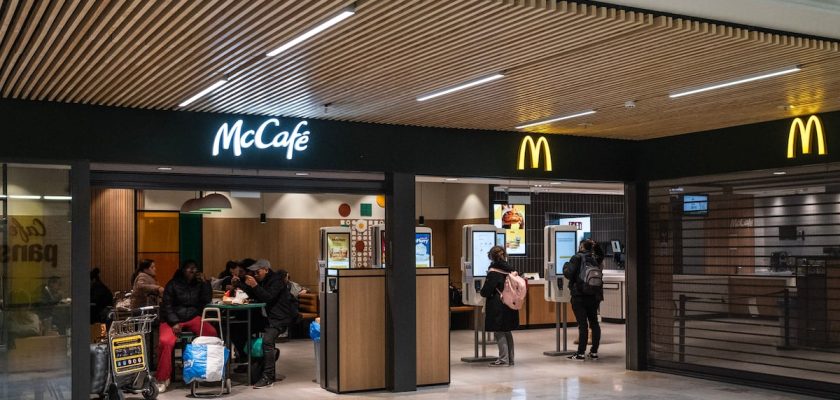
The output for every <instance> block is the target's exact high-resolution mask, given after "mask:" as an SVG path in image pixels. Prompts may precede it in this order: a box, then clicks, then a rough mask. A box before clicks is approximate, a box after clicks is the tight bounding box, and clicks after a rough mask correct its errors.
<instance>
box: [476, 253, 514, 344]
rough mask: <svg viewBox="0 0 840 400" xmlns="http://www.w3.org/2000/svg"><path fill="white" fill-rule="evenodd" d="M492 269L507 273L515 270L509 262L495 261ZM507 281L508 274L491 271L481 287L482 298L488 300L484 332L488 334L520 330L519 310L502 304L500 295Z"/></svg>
mask: <svg viewBox="0 0 840 400" xmlns="http://www.w3.org/2000/svg"><path fill="white" fill-rule="evenodd" d="M490 269H498V270H501V271H505V272H512V271H513V270H514V269H513V267H511V266H510V264H508V262H507V261H494V262H493V263H492V264H490ZM505 279H507V274H503V273H501V272H496V271H489V272H488V273H487V279H485V280H484V286H482V287H481V296H482V297H486V298H487V303H486V306H485V312H486V317H485V320H484V330H485V331H487V332H509V331H512V330H514V329H516V328H519V310H513V309H511V308H509V307H508V306H506V305H505V303H502V298H501V296H500V293H501V292H502V290H504V287H505Z"/></svg>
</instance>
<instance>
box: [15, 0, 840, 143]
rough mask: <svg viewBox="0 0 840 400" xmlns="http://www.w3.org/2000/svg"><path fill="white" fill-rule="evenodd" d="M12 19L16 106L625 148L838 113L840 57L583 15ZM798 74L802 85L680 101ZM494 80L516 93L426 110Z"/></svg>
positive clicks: (311, 12)
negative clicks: (19, 102)
mask: <svg viewBox="0 0 840 400" xmlns="http://www.w3.org/2000/svg"><path fill="white" fill-rule="evenodd" d="M0 3H2V8H0V92H1V93H2V96H3V97H5V98H16V99H32V100H49V101H59V102H71V103H85V104H101V105H109V106H119V107H137V108H149V109H176V110H177V109H180V108H178V106H177V105H178V104H179V103H180V102H182V101H183V100H184V99H186V98H188V97H190V96H192V95H193V94H195V93H197V92H199V91H201V90H202V89H204V88H206V87H208V86H209V85H210V84H212V83H213V82H215V81H217V80H218V79H220V77H223V76H227V77H228V79H229V82H228V84H226V85H225V86H223V87H222V88H220V89H219V90H217V91H216V92H214V93H212V94H210V95H207V96H205V97H204V98H202V99H201V100H199V101H197V102H195V103H193V104H192V105H190V106H188V107H186V108H184V109H185V110H189V111H213V112H231V113H245V114H265V115H280V116H294V117H307V118H327V119H336V120H351V121H362V122H373V123H390V124H401V125H417V126H435V127H455V128H472V129H490V130H504V131H512V130H514V126H516V125H520V124H522V123H525V122H530V121H534V120H539V119H544V118H548V117H552V116H561V115H567V114H572V113H577V112H580V111H585V110H589V109H594V110H597V114H594V115H591V116H587V117H583V118H579V119H573V120H567V121H562V122H558V123H554V124H551V125H544V126H540V127H534V128H530V129H531V130H534V131H539V132H550V133H560V134H573V135H585V136H599V137H612V138H625V139H645V138H653V137H661V136H668V135H676V134H682V133H688V132H695V131H701V130H707V129H715V128H721V127H727V126H734V125H740V124H747V123H753V122H760V121H766V120H772V119H779V118H786V117H789V116H791V115H799V114H804V113H811V112H825V111H834V110H840V48H839V47H838V43H837V42H831V41H822V40H815V39H804V38H801V37H793V36H785V35H778V34H769V33H763V32H756V31H750V30H745V29H739V28H733V27H728V26H724V25H715V24H710V23H701V22H696V21H690V20H684V19H679V18H674V17H666V16H655V15H650V14H645V13H639V12H625V11H621V10H616V9H612V8H605V7H598V6H593V5H583V4H578V3H574V2H566V1H558V2H553V1H547V0H530V1H526V0H461V1H446V0H401V1H391V0H367V1H357V2H354V1H351V0H298V1H291V0H290V1H277V0H275V1H269V0H251V1H238V0H201V1H198V0H166V1H164V0H133V1H132V0H91V1H83V0H0ZM354 3H355V4H356V14H355V15H354V16H352V17H350V18H349V19H347V20H345V21H344V22H342V23H340V24H339V25H337V26H335V27H333V28H331V29H329V30H327V31H325V32H322V33H321V34H319V35H317V36H315V37H313V38H311V39H309V40H307V41H305V42H303V43H302V44H300V45H298V46H296V47H293V48H292V49H290V50H289V51H287V52H285V53H283V54H281V55H279V56H277V57H266V56H265V53H266V52H268V51H270V50H272V49H274V48H276V47H278V46H279V45H280V44H282V43H284V42H286V41H288V40H290V39H291V38H293V37H295V36H296V35H298V34H300V33H301V32H304V31H306V30H307V29H308V28H310V27H312V26H314V25H317V24H318V23H319V22H321V21H324V20H326V19H328V18H329V17H331V16H333V15H335V14H336V13H337V12H339V11H340V10H341V9H342V8H344V7H347V6H349V5H352V4H354ZM781 17H783V16H780V18H781ZM793 65H801V66H802V67H803V70H802V71H800V72H798V73H794V74H791V75H787V76H783V77H778V78H773V79H769V80H765V81H760V82H754V83H750V84H745V85H741V86H736V87H733V88H728V89H722V90H716V91H713V92H707V93H704V94H697V95H692V96H686V97H683V98H679V99H670V98H669V97H668V94H669V93H670V92H673V91H676V90H680V89H686V88H693V87H696V86H700V85H705V84H711V83H718V82H721V81H726V80H731V79H737V78H741V77H744V76H749V75H753V74H756V73H763V72H770V71H775V70H779V69H783V68H786V67H790V66H793ZM498 71H505V73H506V76H505V78H503V79H501V80H497V81H494V82H492V83H488V84H484V85H481V86H477V87H474V88H471V89H468V90H464V91H462V92H458V93H453V94H450V95H447V96H443V97H439V98H435V99H432V100H428V101H424V102H417V101H416V97H417V96H418V95H421V94H426V93H428V92H430V91H434V90H436V89H440V88H445V87H448V86H451V85H455V84H459V83H463V82H465V81H469V80H471V79H475V78H478V77H482V76H486V75H488V74H491V73H495V72H498ZM628 100H634V101H635V102H636V107H635V108H634V109H625V107H624V103H625V102H626V101H628ZM325 104H330V105H329V107H325V106H324V105H325ZM785 105H793V106H794V107H793V108H791V109H785V107H783V106H785Z"/></svg>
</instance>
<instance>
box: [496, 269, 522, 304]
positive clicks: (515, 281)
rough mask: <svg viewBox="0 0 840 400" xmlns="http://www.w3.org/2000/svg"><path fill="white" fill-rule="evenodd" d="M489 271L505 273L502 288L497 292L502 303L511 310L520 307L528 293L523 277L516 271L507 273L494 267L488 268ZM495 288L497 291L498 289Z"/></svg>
mask: <svg viewBox="0 0 840 400" xmlns="http://www.w3.org/2000/svg"><path fill="white" fill-rule="evenodd" d="M490 271H496V272H498V273H500V274H505V275H507V278H506V279H505V287H504V290H502V291H501V292H499V295H500V296H501V298H502V303H505V305H506V306H508V308H510V309H511V310H519V309H520V308H522V305H523V304H525V296H527V295H528V283H527V282H525V279H523V278H522V277H521V276H519V274H518V273H517V272H516V271H513V272H510V273H507V272H505V271H502V270H500V269H496V268H490ZM496 290H497V291H498V289H496Z"/></svg>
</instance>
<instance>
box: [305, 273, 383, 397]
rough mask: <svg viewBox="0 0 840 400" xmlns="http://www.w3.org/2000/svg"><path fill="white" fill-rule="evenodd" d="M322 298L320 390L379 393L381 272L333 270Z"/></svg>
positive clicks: (380, 386) (381, 316) (381, 313)
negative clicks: (330, 288)
mask: <svg viewBox="0 0 840 400" xmlns="http://www.w3.org/2000/svg"><path fill="white" fill-rule="evenodd" d="M337 274H338V275H337V284H336V287H337V290H336V292H334V293H322V294H321V296H322V299H321V304H322V310H321V315H322V318H321V360H320V362H321V387H322V388H324V389H326V390H329V391H330V392H334V393H346V392H358V391H368V390H380V389H384V388H385V348H386V347H387V346H386V340H385V270H382V269H344V270H337Z"/></svg>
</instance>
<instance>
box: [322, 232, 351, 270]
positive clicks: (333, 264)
mask: <svg viewBox="0 0 840 400" xmlns="http://www.w3.org/2000/svg"><path fill="white" fill-rule="evenodd" d="M327 245H328V247H327V252H328V253H327V254H328V256H329V258H328V260H327V268H331V269H343V268H350V235H349V234H346V233H328V234H327Z"/></svg>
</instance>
